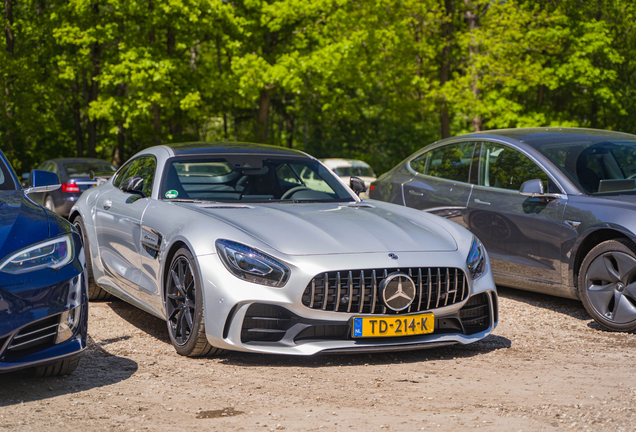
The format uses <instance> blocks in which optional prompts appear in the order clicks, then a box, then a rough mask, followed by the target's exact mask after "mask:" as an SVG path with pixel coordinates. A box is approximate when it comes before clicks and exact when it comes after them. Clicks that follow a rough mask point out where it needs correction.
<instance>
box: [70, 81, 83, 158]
mask: <svg viewBox="0 0 636 432" xmlns="http://www.w3.org/2000/svg"><path fill="white" fill-rule="evenodd" d="M71 90H72V91H73V95H74V96H75V97H74V98H73V100H74V102H73V108H72V110H73V127H74V129H75V153H76V154H77V157H80V158H81V157H84V132H83V131H82V115H81V108H80V97H81V95H80V90H79V85H78V84H77V81H73V83H72V84H71Z"/></svg>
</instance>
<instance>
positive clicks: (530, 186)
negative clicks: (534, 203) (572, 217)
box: [519, 179, 561, 199]
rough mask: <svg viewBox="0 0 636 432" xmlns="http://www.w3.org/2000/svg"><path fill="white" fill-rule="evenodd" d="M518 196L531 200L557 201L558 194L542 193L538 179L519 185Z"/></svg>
mask: <svg viewBox="0 0 636 432" xmlns="http://www.w3.org/2000/svg"><path fill="white" fill-rule="evenodd" d="M519 194H520V195H523V196H527V197H531V198H545V199H557V198H560V197H561V195H560V194H553V193H545V192H544V191H543V182H542V181H541V180H539V179H533V180H528V181H526V182H524V183H523V184H522V185H521V188H520V189H519Z"/></svg>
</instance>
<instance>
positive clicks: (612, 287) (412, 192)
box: [370, 128, 636, 331]
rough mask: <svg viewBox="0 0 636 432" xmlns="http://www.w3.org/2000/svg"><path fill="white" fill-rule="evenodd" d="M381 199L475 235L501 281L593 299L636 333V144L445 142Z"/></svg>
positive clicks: (566, 131) (572, 132) (599, 140)
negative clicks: (436, 218)
mask: <svg viewBox="0 0 636 432" xmlns="http://www.w3.org/2000/svg"><path fill="white" fill-rule="evenodd" d="M370 197H371V198H372V199H377V200H382V201H389V202H393V203H397V204H402V205H405V206H408V207H413V208H417V209H421V210H425V211H428V212H431V213H434V214H437V215H440V216H443V217H446V218H448V219H451V220H453V221H455V222H457V223H459V224H460V225H463V226H465V227H467V228H468V229H470V230H471V231H472V232H473V233H474V234H475V235H476V236H477V237H479V239H480V240H481V241H482V242H483V244H484V245H485V246H486V250H487V251H488V253H489V254H490V258H491V262H492V266H493V270H494V278H495V282H496V283H498V284H501V285H505V286H510V287H514V288H520V289H524V290H530V291H537V292H542V293H547V294H553V295H557V296H562V297H568V298H578V299H581V300H582V301H583V304H584V305H585V308H586V310H587V311H588V313H589V314H590V315H591V316H592V317H593V318H594V319H595V320H596V321H597V322H598V323H599V324H601V325H602V326H603V327H605V328H607V329H609V330H613V331H634V330H636V136H635V135H630V134H625V133H619V132H610V131H600V130H592V129H572V128H532V129H509V130H497V131H488V132H483V133H473V134H468V135H463V136H459V137H454V138H449V139H445V140H442V141H439V142H436V143H434V144H431V145H429V146H427V147H424V148H423V149H421V150H420V151H418V152H417V153H415V154H413V155H412V156H410V157H409V158H407V159H406V160H404V161H403V162H401V163H400V164H398V165H397V166H396V167H395V168H393V169H392V170H391V171H389V172H387V173H386V174H384V175H382V176H381V177H380V178H379V179H378V180H377V181H376V182H375V183H373V184H372V185H371V191H370Z"/></svg>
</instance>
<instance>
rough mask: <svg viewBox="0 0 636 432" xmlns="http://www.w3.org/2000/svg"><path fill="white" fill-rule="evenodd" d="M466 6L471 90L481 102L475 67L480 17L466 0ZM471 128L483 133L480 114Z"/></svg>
mask: <svg viewBox="0 0 636 432" xmlns="http://www.w3.org/2000/svg"><path fill="white" fill-rule="evenodd" d="M464 3H465V4H466V6H468V7H469V9H467V10H466V22H467V23H468V32H469V33H470V35H471V38H470V42H469V44H468V58H469V62H470V76H471V84H470V89H471V90H472V92H473V95H474V96H475V100H479V99H480V98H481V91H480V89H479V72H478V71H477V67H476V66H475V62H476V61H475V57H476V56H477V53H478V46H477V42H475V35H474V33H475V30H477V28H478V27H479V17H478V15H477V11H476V10H471V9H470V6H472V5H471V4H470V2H469V1H468V0H464ZM471 127H472V128H473V130H474V131H475V132H479V131H481V128H482V118H481V116H480V115H479V114H475V116H474V117H473V119H472V121H471Z"/></svg>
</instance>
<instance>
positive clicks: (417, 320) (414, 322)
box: [352, 313, 435, 338]
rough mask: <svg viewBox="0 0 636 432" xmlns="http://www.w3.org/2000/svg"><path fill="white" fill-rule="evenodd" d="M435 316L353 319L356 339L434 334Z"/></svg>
mask: <svg viewBox="0 0 636 432" xmlns="http://www.w3.org/2000/svg"><path fill="white" fill-rule="evenodd" d="M434 326H435V316H434V315H433V314H432V313H425V314H419V315H406V316H404V315H403V316H396V317H386V316H383V317H355V318H353V332H352V336H353V337H354V338H365V337H397V336H414V335H421V334H426V333H432V332H433V330H434Z"/></svg>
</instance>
